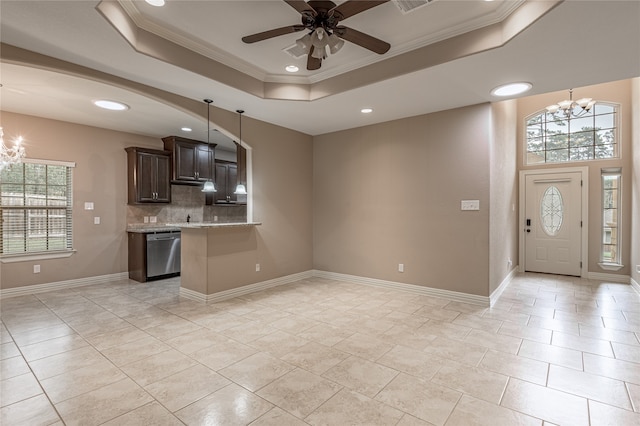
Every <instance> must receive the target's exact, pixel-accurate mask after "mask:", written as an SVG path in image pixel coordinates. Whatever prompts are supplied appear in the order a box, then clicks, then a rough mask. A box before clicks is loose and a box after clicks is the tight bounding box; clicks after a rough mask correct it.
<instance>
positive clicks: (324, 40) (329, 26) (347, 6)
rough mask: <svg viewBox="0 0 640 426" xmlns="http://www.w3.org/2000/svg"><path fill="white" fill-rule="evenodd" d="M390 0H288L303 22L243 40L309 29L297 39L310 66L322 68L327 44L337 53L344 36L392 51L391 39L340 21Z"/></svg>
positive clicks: (373, 48) (380, 50)
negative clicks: (347, 25) (334, 0)
mask: <svg viewBox="0 0 640 426" xmlns="http://www.w3.org/2000/svg"><path fill="white" fill-rule="evenodd" d="M388 1H389V0H382V1H364V0H347V1H345V2H344V3H342V4H340V5H339V6H336V4H335V3H334V2H332V1H327V0H310V1H309V2H306V1H304V0H284V2H285V3H287V4H288V5H289V6H291V7H293V8H294V9H295V10H297V11H298V12H299V13H300V15H302V24H297V25H289V26H286V27H281V28H275V29H273V30H269V31H264V32H260V33H257V34H252V35H248V36H246V37H242V41H244V42H245V43H255V42H257V41H262V40H266V39H269V38H273V37H278V36H281V35H284V34H290V33H295V32H299V31H304V30H308V31H309V33H307V34H306V35H305V36H303V37H302V38H300V39H298V40H297V41H296V44H297V45H298V46H299V47H301V48H303V49H305V51H307V69H308V70H317V69H319V68H320V66H321V65H322V60H323V59H324V58H326V57H327V53H326V49H327V47H328V48H329V51H330V52H331V53H332V54H334V53H336V52H337V51H338V50H340V48H341V47H342V45H343V44H344V41H343V40H347V41H350V42H351V43H355V44H357V45H358V46H362V47H364V48H365V49H369V50H371V51H372V52H375V53H378V54H381V55H382V54H384V53H386V52H387V51H389V48H390V47H391V45H390V44H389V43H387V42H385V41H382V40H379V39H377V38H375V37H372V36H370V35H368V34H365V33H362V32H360V31H357V30H354V29H353V28H349V27H345V26H344V25H338V24H339V23H340V21H343V20H345V19H347V18H350V17H352V16H353V15H356V14H358V13H360V12H364V11H365V10H368V9H371V8H372V7H375V6H378V5H381V4H383V3H387V2H388Z"/></svg>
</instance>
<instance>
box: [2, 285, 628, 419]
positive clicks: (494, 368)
mask: <svg viewBox="0 0 640 426" xmlns="http://www.w3.org/2000/svg"><path fill="white" fill-rule="evenodd" d="M178 291H179V279H169V280H163V281H156V282H152V283H147V284H141V283H136V282H134V281H128V280H127V281H121V282H113V283H110V284H105V285H93V286H87V287H80V288H74V289H68V290H61V291H53V292H48V293H40V294H36V295H31V296H21V297H14V298H5V299H3V300H2V301H1V308H2V311H1V319H2V324H1V325H0V344H1V346H0V348H1V351H0V354H1V370H0V374H1V388H0V391H1V394H0V406H1V408H0V414H1V418H0V423H1V424H2V425H7V426H9V425H29V426H34V425H52V424H56V425H60V424H65V425H82V426H88V425H98V424H108V425H181V424H187V425H247V424H251V425H278V426H281V425H404V426H407V425H437V426H441V425H447V426H451V425H464V426H468V425H516V424H523V425H553V424H557V425H574V424H575V425H604V424H611V425H640V296H639V295H638V294H637V293H636V292H634V290H633V289H632V288H631V287H630V286H628V285H623V284H614V283H603V282H595V281H587V280H581V279H578V278H570V277H557V276H549V275H540V274H525V275H521V276H518V277H516V278H515V279H514V280H513V281H512V283H511V284H510V285H509V287H508V288H507V289H506V290H505V292H504V293H503V295H502V297H501V298H500V299H499V300H498V301H497V303H495V305H494V306H493V307H492V308H485V307H481V306H476V305H471V304H466V303H460V302H456V301H451V300H447V299H443V298H437V297H428V296H422V295H416V294H412V293H406V292H402V291H395V290H388V289H381V288H376V287H367V286H363V285H358V284H353V283H347V282H339V281H332V280H327V279H319V278H313V279H309V280H303V281H299V282H296V283H292V284H288V285H284V286H280V287H276V288H272V289H269V290H265V291H261V292H259V293H253V294H250V295H245V296H243V297H238V298H236V299H232V300H227V301H224V302H220V303H216V304H209V305H205V304H201V303H197V302H194V301H190V300H186V299H182V298H180V297H179V296H178Z"/></svg>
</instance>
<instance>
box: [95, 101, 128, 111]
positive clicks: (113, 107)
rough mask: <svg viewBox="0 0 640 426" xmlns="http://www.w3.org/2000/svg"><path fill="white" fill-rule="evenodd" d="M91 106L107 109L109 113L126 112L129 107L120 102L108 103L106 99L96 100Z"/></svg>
mask: <svg viewBox="0 0 640 426" xmlns="http://www.w3.org/2000/svg"><path fill="white" fill-rule="evenodd" d="M93 104H94V105H95V106H97V107H100V108H103V109H108V110H110V111H126V110H128V109H129V105H126V104H123V103H122V102H117V101H109V100H106V99H98V100H96V101H93Z"/></svg>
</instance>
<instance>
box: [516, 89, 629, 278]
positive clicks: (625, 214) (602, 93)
mask: <svg viewBox="0 0 640 426" xmlns="http://www.w3.org/2000/svg"><path fill="white" fill-rule="evenodd" d="M583 97H591V98H593V99H596V100H601V101H610V102H615V103H619V104H620V105H621V107H620V123H621V128H620V137H621V151H622V156H621V158H617V159H610V160H601V161H583V162H579V163H560V164H555V165H551V164H550V165H532V166H526V165H525V164H524V148H523V146H524V142H523V138H524V135H525V130H524V126H523V123H524V119H525V117H526V116H528V115H530V114H533V113H535V112H537V111H540V110H542V109H544V108H545V107H546V106H547V105H550V104H553V103H557V102H558V101H561V100H563V99H568V98H569V91H568V90H565V91H561V92H552V93H547V94H543V95H537V96H529V97H525V98H521V99H520V100H519V101H518V117H517V125H518V143H517V149H518V155H517V161H518V168H519V169H520V170H529V169H546V168H549V169H553V168H558V167H571V166H586V167H588V168H589V212H588V214H589V242H588V250H589V262H588V265H587V267H588V272H597V273H607V274H620V275H629V274H630V272H631V270H630V267H629V253H630V250H631V238H629V237H630V236H631V212H632V210H631V186H626V185H625V182H631V157H632V152H631V134H632V114H631V111H632V106H631V80H623V81H618V82H611V83H605V84H599V85H595V86H588V87H581V88H575V89H574V92H573V98H574V99H580V98H583ZM603 167H622V180H623V185H625V187H624V188H623V193H622V207H623V210H622V263H623V264H624V265H625V266H624V268H622V269H620V270H618V271H605V270H603V269H601V268H600V267H599V266H598V262H599V261H600V243H601V235H602V231H601V217H602V214H601V206H602V194H601V190H602V185H601V175H600V173H601V168H603ZM625 188H626V190H625ZM634 211H636V212H637V210H634Z"/></svg>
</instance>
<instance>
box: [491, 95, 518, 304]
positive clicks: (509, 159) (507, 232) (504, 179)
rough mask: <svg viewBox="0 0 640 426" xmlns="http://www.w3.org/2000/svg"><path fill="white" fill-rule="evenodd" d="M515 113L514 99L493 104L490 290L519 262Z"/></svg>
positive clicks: (492, 290) (515, 103) (515, 102)
mask: <svg viewBox="0 0 640 426" xmlns="http://www.w3.org/2000/svg"><path fill="white" fill-rule="evenodd" d="M516 114H517V101H515V100H511V101H503V102H496V103H493V104H491V118H492V121H491V124H492V127H491V128H492V132H491V134H492V138H491V148H490V160H489V169H490V182H491V183H490V195H491V196H490V208H489V210H490V215H489V235H490V237H489V241H490V253H489V291H490V293H493V292H494V291H495V290H496V289H497V288H498V286H499V285H500V283H502V281H503V280H504V279H505V278H506V277H507V276H508V275H509V273H510V272H511V271H512V270H513V269H514V268H515V267H516V266H517V262H518V229H517V223H518V210H517V208H516V207H517V205H518V200H517V196H518V192H517V189H518V184H517V182H518V181H517V171H516V143H517V134H516ZM509 261H511V263H509Z"/></svg>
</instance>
